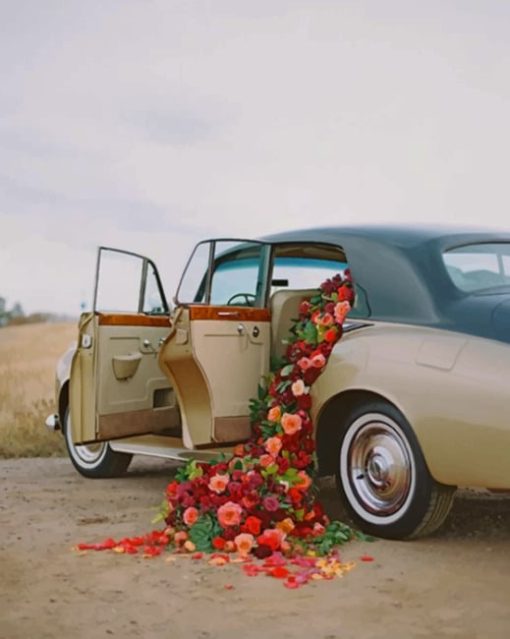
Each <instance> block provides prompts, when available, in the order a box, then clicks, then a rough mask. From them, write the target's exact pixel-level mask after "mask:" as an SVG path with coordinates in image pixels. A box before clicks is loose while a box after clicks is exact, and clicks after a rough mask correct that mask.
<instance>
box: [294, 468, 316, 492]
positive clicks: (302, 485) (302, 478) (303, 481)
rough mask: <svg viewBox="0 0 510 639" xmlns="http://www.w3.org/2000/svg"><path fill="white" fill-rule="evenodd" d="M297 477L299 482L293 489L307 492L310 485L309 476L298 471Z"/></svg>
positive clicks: (302, 471)
mask: <svg viewBox="0 0 510 639" xmlns="http://www.w3.org/2000/svg"><path fill="white" fill-rule="evenodd" d="M297 476H298V477H299V481H297V482H296V483H295V484H294V487H295V488H299V489H300V490H308V488H310V486H311V485H312V480H311V478H310V475H308V473H306V472H305V471H304V470H300V471H299V472H298V474H297Z"/></svg>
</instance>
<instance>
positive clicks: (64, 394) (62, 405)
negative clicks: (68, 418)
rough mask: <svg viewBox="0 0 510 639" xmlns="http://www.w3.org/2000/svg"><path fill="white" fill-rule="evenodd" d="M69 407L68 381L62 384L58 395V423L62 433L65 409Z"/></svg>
mask: <svg viewBox="0 0 510 639" xmlns="http://www.w3.org/2000/svg"><path fill="white" fill-rule="evenodd" d="M68 406H69V379H66V381H65V382H64V383H63V384H62V386H61V388H60V392H59V395H58V421H59V424H60V430H61V431H62V432H63V431H64V418H65V413H66V408H67V407H68Z"/></svg>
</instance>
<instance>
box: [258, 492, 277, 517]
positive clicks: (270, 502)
mask: <svg viewBox="0 0 510 639" xmlns="http://www.w3.org/2000/svg"><path fill="white" fill-rule="evenodd" d="M262 505H263V506H264V509H265V510H267V511H268V512H270V513H274V512H275V511H277V510H278V509H279V508H280V502H279V501H278V499H277V498H276V497H275V496H274V495H268V496H267V497H264V500H263V502H262Z"/></svg>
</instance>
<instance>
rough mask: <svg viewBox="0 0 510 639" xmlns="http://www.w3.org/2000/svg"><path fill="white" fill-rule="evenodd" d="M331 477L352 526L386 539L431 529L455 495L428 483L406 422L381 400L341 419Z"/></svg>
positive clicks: (436, 526)
mask: <svg viewBox="0 0 510 639" xmlns="http://www.w3.org/2000/svg"><path fill="white" fill-rule="evenodd" d="M336 478H337V486H338V490H339V493H340V496H341V498H342V501H343V503H344V506H345V507H346V509H347V511H348V512H349V514H350V516H351V517H352V519H353V520H354V522H355V523H356V525H358V526H359V527H360V528H361V529H362V530H363V531H365V532H367V533H369V534H371V535H375V536H377V537H386V538H388V539H409V538H413V537H419V536H422V535H426V534H429V533H431V532H433V531H434V530H436V529H437V528H438V527H439V526H440V525H441V524H442V523H443V521H444V519H445V518H446V516H447V515H448V512H449V510H450V508H451V504H452V501H453V495H454V493H455V487H453V486H444V485H442V484H439V483H437V482H436V481H434V479H433V478H432V476H431V475H430V472H429V470H428V468H427V465H426V462H425V459H424V457H423V453H422V452H421V449H420V446H419V443H418V440H417V439H416V436H415V434H414V432H413V430H412V428H411V427H410V425H409V423H408V422H407V420H406V419H405V418H404V416H403V415H402V414H401V413H400V412H399V411H398V410H397V409H396V408H395V407H394V406H392V405H390V404H387V403H385V402H382V401H381V402H370V403H367V404H365V405H359V406H357V407H355V408H354V409H353V410H351V411H350V413H349V414H348V415H347V416H346V417H345V418H344V419H343V420H342V424H341V433H340V437H339V441H338V449H337V468H336Z"/></svg>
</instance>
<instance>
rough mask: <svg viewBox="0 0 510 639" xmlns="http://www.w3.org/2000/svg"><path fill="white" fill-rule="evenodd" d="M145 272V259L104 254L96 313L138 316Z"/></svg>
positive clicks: (102, 252) (100, 262)
mask: <svg viewBox="0 0 510 639" xmlns="http://www.w3.org/2000/svg"><path fill="white" fill-rule="evenodd" d="M142 272H143V259H142V258H139V257H136V256H133V255H130V254H127V253H121V252H118V251H110V250H101V251H100V260H99V272H98V276H97V282H96V296H95V308H94V310H96V311H102V312H105V311H119V312H121V313H122V312H127V313H137V312H138V310H139V303H140V286H141V282H142Z"/></svg>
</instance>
